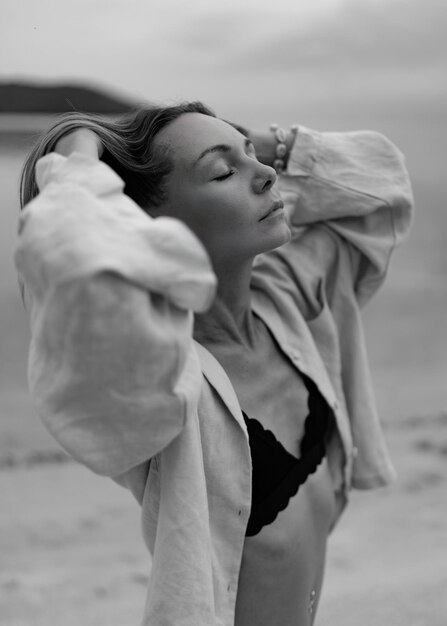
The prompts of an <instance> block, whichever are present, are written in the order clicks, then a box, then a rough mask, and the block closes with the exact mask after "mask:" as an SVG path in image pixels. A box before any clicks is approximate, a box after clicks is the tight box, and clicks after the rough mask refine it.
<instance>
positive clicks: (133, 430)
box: [16, 103, 411, 626]
mask: <svg viewBox="0 0 447 626" xmlns="http://www.w3.org/2000/svg"><path fill="white" fill-rule="evenodd" d="M79 128H82V130H81V131H78V132H71V131H75V129H79ZM55 148H56V151H58V152H59V153H60V154H55V153H52V154H48V155H47V156H44V157H43V158H42V159H40V161H38V158H39V157H41V156H42V155H44V154H46V153H48V152H51V151H52V150H54V149H55ZM256 152H257V154H258V157H257V156H256ZM99 156H100V157H101V160H98V157H99ZM273 165H275V167H276V169H277V170H278V172H277V171H275V169H274V168H273V167H272V166H273ZM112 169H113V170H114V171H112ZM35 170H36V171H37V183H36V182H35V179H34V172H35ZM116 173H118V174H119V177H118V176H117V175H116ZM124 184H125V188H124V192H125V193H123V185H124ZM37 186H38V187H39V189H40V194H39V195H38V196H37V198H35V199H34V200H33V201H31V202H30V200H31V197H33V196H34V195H36V193H37ZM22 190H23V202H24V204H27V206H26V207H25V210H24V211H23V213H22V216H21V222H20V233H21V234H20V241H19V245H18V249H17V254H16V263H17V267H18V270H19V274H20V276H21V280H22V282H23V284H24V286H25V297H26V301H27V302H28V304H29V308H30V315H31V322H32V323H31V326H32V341H31V348H30V363H29V378H30V385H31V389H32V393H33V396H34V398H35V402H36V406H37V409H38V411H39V413H40V415H41V417H42V419H43V420H44V422H45V424H46V425H47V427H48V428H49V429H50V431H51V432H52V433H53V434H54V436H55V437H56V438H57V440H58V441H59V442H60V443H61V444H62V445H63V446H64V447H65V449H67V450H68V451H69V452H70V453H71V454H72V455H73V456H74V457H75V458H77V459H78V460H80V461H81V462H83V463H85V464H87V465H88V466H89V467H91V468H92V469H93V470H94V471H96V472H99V473H102V474H105V475H108V476H111V477H112V478H114V479H115V480H116V481H117V482H119V483H120V484H123V485H125V486H126V487H128V488H129V489H130V490H132V492H133V493H134V495H135V496H136V498H137V500H138V501H139V502H140V504H141V506H142V521H143V524H142V525H143V535H144V539H145V541H146V544H147V546H148V548H149V550H150V552H151V554H152V570H151V575H150V582H149V589H148V595H147V603H146V608H145V616H144V622H143V623H144V624H147V625H149V624H150V625H151V626H155V625H157V626H158V625H160V626H161V625H169V626H171V625H172V626H174V625H175V626H179V625H191V626H210V625H211V624H216V625H217V624H219V625H222V626H223V625H225V626H230V625H233V624H235V625H236V626H254V625H256V626H264V625H267V624H268V625H269V626H275V625H278V626H304V625H308V624H312V623H313V620H314V616H315V610H316V607H317V603H318V599H319V595H320V589H321V584H322V578H323V570H324V561H325V549H326V541H327V537H328V534H329V532H330V530H331V529H332V528H333V526H334V524H335V523H336V521H337V520H338V517H339V515H340V513H341V511H342V509H343V508H344V506H345V504H346V499H347V495H348V491H349V489H350V488H351V486H355V487H359V488H372V487H376V486H379V485H383V484H386V483H387V482H389V480H390V478H391V477H392V474H393V470H392V466H391V464H390V461H389V459H388V455H387V452H386V448H385V445H384V442H383V438H382V433H381V430H380V426H379V423H378V419H377V416H376V411H375V407H374V400H373V395H372V391H371V383H370V378H369V371H368V365H367V358H366V351H365V345H364V340H363V333H362V325H361V320H360V313H359V308H360V305H362V304H364V303H365V302H366V301H367V300H368V299H369V298H370V297H371V295H372V294H373V293H374V292H375V291H376V289H377V287H378V286H379V285H380V283H381V282H382V281H383V279H384V276H385V274H386V270H387V267H388V263H389V256H390V252H391V251H392V249H393V248H394V247H395V245H396V244H397V243H398V242H399V241H400V240H401V239H402V236H403V235H404V233H405V232H406V230H407V228H408V225H409V214H410V209H411V191H410V188H409V184H408V179H407V175H406V172H405V169H404V167H403V159H402V157H401V155H400V153H399V152H398V151H397V150H396V148H395V147H394V146H393V145H392V144H391V143H390V142H389V141H388V140H386V139H385V138H384V137H382V136H381V135H378V134H376V133H371V132H357V133H317V132H314V131H310V130H308V129H305V128H299V129H296V128H293V129H291V130H290V131H289V132H288V133H282V131H278V130H276V129H273V130H269V131H266V132H259V133H253V132H247V133H245V134H244V132H241V129H239V128H237V127H234V126H233V125H231V124H228V123H226V122H224V121H223V120H220V119H218V118H216V117H215V116H214V115H213V114H212V113H211V111H210V110H209V109H207V108H206V107H204V106H203V105H201V104H199V103H191V104H186V105H180V106H177V107H167V108H158V109H151V110H145V111H141V112H139V113H137V114H135V115H133V116H130V117H126V118H124V119H123V120H122V121H119V122H116V123H110V122H105V121H101V120H99V119H97V118H91V117H81V118H80V117H76V116H75V117H71V118H68V120H66V121H62V122H60V123H59V124H58V125H57V126H56V127H55V128H54V129H53V130H52V131H50V132H49V133H48V134H47V136H46V137H45V138H44V139H43V140H42V142H41V143H40V144H39V145H38V146H37V147H36V149H35V150H34V152H33V153H32V155H31V156H30V158H29V160H28V163H27V165H26V167H25V170H24V179H23V185H22ZM137 205H138V206H137ZM139 207H140V208H141V209H143V210H142V211H141V210H139ZM151 218H156V219H151ZM193 312H194V316H193Z"/></svg>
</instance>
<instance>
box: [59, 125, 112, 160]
mask: <svg viewBox="0 0 447 626" xmlns="http://www.w3.org/2000/svg"><path fill="white" fill-rule="evenodd" d="M103 150H104V147H103V145H102V142H101V140H100V138H99V137H98V135H97V134H96V133H94V132H93V131H92V130H89V129H88V128H79V129H77V130H74V131H73V132H71V133H68V134H67V135H64V136H63V137H62V138H61V139H59V141H58V142H57V143H56V146H55V148H54V151H55V152H57V153H58V154H61V155H62V156H67V157H68V156H69V155H70V154H71V153H72V152H80V153H81V154H83V155H85V156H90V157H93V158H94V159H100V158H101V155H102V153H103Z"/></svg>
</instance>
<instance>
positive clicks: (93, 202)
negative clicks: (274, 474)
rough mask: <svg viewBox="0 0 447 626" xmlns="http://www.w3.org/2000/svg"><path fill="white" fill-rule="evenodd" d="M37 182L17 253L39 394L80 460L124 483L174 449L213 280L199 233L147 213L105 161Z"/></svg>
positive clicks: (68, 163)
mask: <svg viewBox="0 0 447 626" xmlns="http://www.w3.org/2000/svg"><path fill="white" fill-rule="evenodd" d="M37 179H38V183H39V189H40V193H39V195H38V196H37V197H36V198H35V199H34V200H33V201H32V202H31V203H29V204H28V205H27V206H26V207H25V209H24V210H23V212H22V215H21V218H20V235H19V242H18V246H17V250H16V266H17V269H18V271H19V275H20V277H21V280H22V281H23V283H24V286H25V292H26V301H27V303H28V307H29V313H30V320H31V345H30V356H29V382H30V387H31V391H32V395H33V398H34V402H35V405H36V408H37V411H38V413H39V414H40V416H41V418H42V420H43V422H44V423H45V425H46V426H47V427H48V429H49V430H50V432H51V433H52V434H53V435H54V437H55V438H56V439H57V440H58V441H59V443H60V444H61V445H62V446H63V447H64V448H65V449H66V450H67V451H68V452H69V453H70V454H71V455H72V456H74V457H75V458H76V459H77V460H79V461H80V462H82V463H84V464H86V465H88V466H89V467H90V468H91V469H93V470H94V471H96V472H98V473H101V474H107V475H110V476H117V475H119V474H122V473H123V472H125V471H127V470H129V469H130V468H132V467H134V466H136V465H138V464H139V463H141V462H143V461H145V460H147V459H149V458H151V457H152V456H154V455H155V454H157V452H159V451H160V450H161V449H163V448H164V447H165V446H166V445H168V444H169V442H170V441H172V439H173V438H174V437H175V436H176V435H178V434H179V432H180V431H181V430H182V428H183V426H184V423H185V420H186V419H187V415H189V414H190V411H191V410H192V409H193V408H194V405H195V403H196V402H197V398H198V394H199V392H200V386H201V380H202V379H201V372H200V367H199V365H198V362H197V359H196V358H195V353H194V351H193V349H192V338H191V334H192V313H191V311H192V310H204V309H206V308H207V306H208V305H209V304H210V301H211V299H212V297H213V293H214V285H215V278H214V275H213V273H212V271H211V268H210V265H209V262H208V258H207V255H206V253H205V252H204V250H203V248H202V246H201V244H200V243H199V242H198V241H197V239H196V238H195V237H194V235H193V234H192V233H191V232H190V231H189V230H188V229H187V228H186V227H185V226H184V225H183V224H181V223H180V222H178V221H177V220H172V219H168V218H160V219H157V220H152V219H151V218H150V217H148V216H147V215H146V214H145V213H143V212H142V211H141V209H140V208H139V207H138V206H137V205H135V204H134V203H133V202H132V201H131V200H130V199H129V198H128V197H127V196H125V195H124V194H123V192H122V189H123V183H122V181H121V180H120V178H119V177H118V176H117V175H116V174H115V173H114V172H113V171H112V170H111V169H110V168H109V167H108V166H106V165H105V164H104V163H102V162H100V161H98V160H97V159H92V158H91V157H86V156H83V155H82V154H79V153H78V152H76V153H73V154H71V156H70V157H69V158H68V159H67V158H65V157H62V156H60V155H58V154H50V155H47V156H46V157H44V158H43V159H41V160H40V161H39V162H38V165H37Z"/></svg>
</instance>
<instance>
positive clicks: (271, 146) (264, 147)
mask: <svg viewBox="0 0 447 626" xmlns="http://www.w3.org/2000/svg"><path fill="white" fill-rule="evenodd" d="M248 137H249V139H251V141H252V142H253V145H254V147H255V150H256V155H257V157H258V160H259V161H261V163H264V164H265V165H270V166H271V167H272V166H273V162H274V160H275V159H276V158H277V156H276V152H275V151H276V146H277V145H278V142H277V140H276V138H275V135H274V134H273V133H272V131H271V130H259V131H258V130H250V131H249V134H248ZM294 139H295V133H293V132H292V131H291V130H289V131H288V132H287V135H286V140H285V142H284V143H285V144H286V146H287V155H288V154H289V153H290V150H291V148H292V145H293V142H294Z"/></svg>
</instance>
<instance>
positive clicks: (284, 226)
mask: <svg viewBox="0 0 447 626" xmlns="http://www.w3.org/2000/svg"><path fill="white" fill-rule="evenodd" d="M291 238H292V231H291V230H290V226H289V225H288V223H287V222H286V221H285V220H284V221H283V222H281V223H280V224H278V225H277V226H276V228H275V229H274V230H273V229H272V232H271V238H269V239H270V241H271V245H270V246H269V247H268V248H267V249H266V250H264V252H268V251H269V250H275V249H276V248H280V247H281V246H283V245H284V244H286V243H288V242H289V241H290V240H291Z"/></svg>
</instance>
